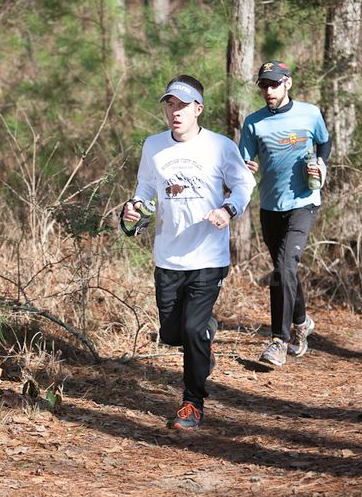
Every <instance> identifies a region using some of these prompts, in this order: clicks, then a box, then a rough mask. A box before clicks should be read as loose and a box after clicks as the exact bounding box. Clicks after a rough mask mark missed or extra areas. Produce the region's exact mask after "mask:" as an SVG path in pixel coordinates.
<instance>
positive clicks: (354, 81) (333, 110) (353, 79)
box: [323, 0, 362, 164]
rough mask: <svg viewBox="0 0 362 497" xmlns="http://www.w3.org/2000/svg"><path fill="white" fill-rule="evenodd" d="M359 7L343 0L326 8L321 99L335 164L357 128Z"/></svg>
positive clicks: (360, 2)
mask: <svg viewBox="0 0 362 497" xmlns="http://www.w3.org/2000/svg"><path fill="white" fill-rule="evenodd" d="M361 6H362V0H342V1H340V2H338V3H335V4H333V5H332V6H330V7H328V8H327V19H326V37H325V51H324V73H325V78H324V82H323V100H324V108H325V119H326V122H327V125H328V128H329V131H330V132H331V134H332V137H333V155H334V160H335V161H336V162H337V163H338V164H343V163H345V160H346V158H347V157H348V155H349V154H350V153H351V150H352V144H353V135H354V133H355V131H356V127H357V114H356V104H355V102H356V95H357V92H358V91H359V87H358V78H359V73H360V64H359V62H358V51H359V43H358V40H359V37H360V30H361V14H362V11H361Z"/></svg>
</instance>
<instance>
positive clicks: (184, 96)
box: [160, 81, 204, 104]
mask: <svg viewBox="0 0 362 497" xmlns="http://www.w3.org/2000/svg"><path fill="white" fill-rule="evenodd" d="M172 96H173V97H177V98H178V99H180V100H181V102H184V103H186V104H189V103H191V102H193V101H194V100H196V102H198V103H199V104H202V103H203V101H204V100H203V98H202V95H201V93H199V92H198V91H197V90H196V89H195V88H194V87H193V86H191V85H188V84H187V83H183V82H182V81H176V82H174V83H172V84H170V86H168V87H167V88H166V93H165V94H164V95H162V97H161V98H160V102H163V101H164V100H166V99H167V97H172Z"/></svg>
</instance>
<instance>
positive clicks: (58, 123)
mask: <svg viewBox="0 0 362 497" xmlns="http://www.w3.org/2000/svg"><path fill="white" fill-rule="evenodd" d="M361 4H362V0H343V1H341V0H339V1H337V0H325V1H323V0H317V1H313V2H305V1H300V0H256V1H252V0H247V1H237V0H235V1H229V0H220V1H216V0H204V1H177V0H163V1H161V0H154V1H153V2H151V1H141V0H134V1H125V0H57V1H52V0H32V1H24V0H3V1H2V2H1V5H0V25H1V30H0V47H1V49H0V50H1V57H0V82H1V85H0V143H1V146H0V163H1V170H0V204H1V212H2V216H1V220H0V244H1V251H0V257H1V261H2V264H1V268H2V269H1V271H0V288H1V301H0V305H1V308H2V318H1V327H0V338H1V339H2V342H3V345H4V347H7V346H8V345H9V343H10V345H11V346H12V345H13V342H14V337H13V339H9V336H13V335H15V342H16V343H17V344H18V349H19V348H21V343H22V342H21V340H20V341H19V336H20V335H19V333H20V330H22V332H27V333H29V330H30V329H33V332H32V333H38V332H39V333H40V335H42V332H43V331H44V330H43V329H42V326H43V324H42V323H44V320H45V321H46V320H48V321H49V322H50V323H52V326H54V327H55V329H57V327H59V326H60V328H61V329H63V331H64V330H66V332H67V334H69V333H70V335H73V337H75V338H76V339H80V340H81V341H82V342H83V344H85V345H86V346H88V347H89V348H90V349H91V350H92V353H93V355H94V356H95V357H96V358H98V356H99V350H101V348H102V346H104V345H105V344H109V343H114V341H117V343H120V344H121V343H122V340H123V339H124V336H125V335H127V336H132V337H134V347H133V351H132V353H135V351H136V343H137V338H138V336H139V334H140V331H141V330H145V331H148V332H150V333H151V332H155V331H156V330H157V313H156V311H155V306H154V301H153V295H152V291H150V290H149V287H148V288H145V289H144V290H143V285H146V283H147V284H152V256H151V245H152V228H151V229H149V230H148V233H147V234H146V235H144V236H142V237H139V238H137V239H126V237H124V236H122V235H121V234H120V233H119V231H118V229H117V213H119V211H120V207H121V205H122V203H123V202H124V201H125V200H126V199H127V198H129V196H130V195H132V192H133V189H134V187H135V181H136V172H137V167H138V160H139V157H140V151H141V147H142V143H143V140H144V138H145V137H146V136H148V135H149V134H153V133H157V132H159V131H160V130H163V129H164V128H165V121H164V119H163V115H162V109H161V105H160V104H159V103H158V98H159V95H160V94H161V93H162V91H163V89H164V87H165V85H166V83H167V82H168V81H169V79H170V78H172V77H173V76H174V75H175V74H178V73H189V74H192V75H194V76H196V77H198V78H199V79H200V80H201V81H202V82H204V84H205V89H206V91H205V102H206V108H205V112H204V114H203V117H202V124H203V125H205V126H206V127H208V128H210V129H212V130H214V131H218V132H221V133H225V134H228V135H229V136H230V137H232V138H234V139H235V140H237V139H238V133H239V129H240V124H242V122H243V118H244V116H245V114H246V113H248V112H251V111H253V110H255V109H256V108H258V107H260V106H261V105H263V102H262V101H261V99H260V95H259V94H258V92H257V88H256V85H255V75H256V73H257V70H258V67H259V66H260V64H261V63H262V62H263V61H265V60H268V59H278V60H283V61H286V62H287V63H288V64H289V65H290V67H291V68H292V71H293V81H294V86H293V92H292V95H293V97H294V98H297V99H303V100H306V101H309V102H312V103H315V104H317V105H319V106H320V107H321V109H322V111H323V113H324V115H325V118H326V121H327V123H328V127H329V129H330V131H331V133H332V136H333V154H332V157H331V161H330V164H329V176H328V182H327V185H326V187H325V188H324V191H323V202H324V203H323V208H322V210H321V212H320V215H319V219H318V223H317V226H316V228H315V229H314V230H313V234H312V235H311V238H310V244H309V245H308V247H307V249H306V251H305V256H304V259H303V264H302V266H301V269H302V272H303V275H304V276H305V277H306V278H305V284H306V286H308V288H309V291H311V292H313V293H312V294H313V295H314V296H315V297H321V298H323V299H325V301H326V304H329V303H331V302H338V303H340V304H341V305H344V306H347V307H348V308H349V309H351V310H352V311H353V312H357V313H358V312H361V307H362V305H361V289H362V269H361V239H362V231H361V200H362V182H361V174H362V164H361V146H362V141H361V128H362V124H361V123H362V121H361V114H362V95H361V74H360V67H361ZM232 251H233V270H234V271H236V272H237V273H238V274H240V278H243V277H247V278H249V279H250V280H251V281H253V282H254V283H257V282H259V281H263V278H264V277H265V275H266V274H267V273H268V271H270V268H271V267H270V263H269V261H268V257H267V255H266V251H265V247H264V245H263V243H262V241H261V237H260V229H259V225H258V198H257V192H255V196H254V198H253V200H252V202H251V206H250V209H249V210H248V213H247V215H245V216H244V217H243V219H242V220H241V221H237V222H235V223H234V226H233V233H232ZM230 285H234V283H232V281H231V280H230ZM238 285H239V283H238V280H237V279H236V283H235V288H234V290H235V291H236V292H237V291H238ZM240 298H242V297H241V296H240ZM24 320H25V321H24ZM24 322H25V324H24ZM49 326H50V324H49ZM31 327H33V328H31ZM9 330H10V331H9ZM14 330H15V333H14ZM24 330H25V331H24ZM9 340H10V342H9ZM116 348H117V347H116ZM113 349H114V347H113Z"/></svg>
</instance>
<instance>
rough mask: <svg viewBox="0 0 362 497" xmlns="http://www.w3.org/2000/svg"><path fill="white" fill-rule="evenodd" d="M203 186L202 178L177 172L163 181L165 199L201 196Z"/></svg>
mask: <svg viewBox="0 0 362 497" xmlns="http://www.w3.org/2000/svg"><path fill="white" fill-rule="evenodd" d="M203 187H204V182H203V181H202V179H200V178H198V177H197V176H191V177H188V176H186V175H185V174H184V173H182V172H178V173H175V174H174V175H173V176H171V177H170V178H168V179H167V180H166V181H165V182H164V191H165V199H179V198H180V199H181V198H182V199H190V198H203V197H204V195H203V194H202V189H203Z"/></svg>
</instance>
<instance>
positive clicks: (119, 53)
mask: <svg viewBox="0 0 362 497" xmlns="http://www.w3.org/2000/svg"><path fill="white" fill-rule="evenodd" d="M116 10H117V17H116V19H115V21H114V25H113V32H112V38H111V45H112V51H113V60H114V62H115V64H116V67H117V72H119V73H120V74H124V73H125V72H126V53H125V49H124V36H125V33H126V26H125V22H126V7H125V0H116Z"/></svg>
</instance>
